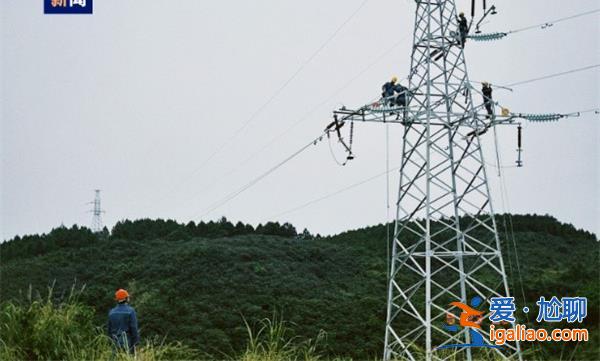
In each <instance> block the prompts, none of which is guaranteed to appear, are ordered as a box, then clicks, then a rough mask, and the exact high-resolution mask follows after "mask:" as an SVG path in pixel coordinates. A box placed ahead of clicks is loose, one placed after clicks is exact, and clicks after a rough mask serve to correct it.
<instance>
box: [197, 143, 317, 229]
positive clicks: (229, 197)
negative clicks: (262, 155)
mask: <svg viewBox="0 0 600 361" xmlns="http://www.w3.org/2000/svg"><path fill="white" fill-rule="evenodd" d="M324 135H325V132H324V133H322V134H321V135H319V136H318V137H316V138H315V139H313V140H311V141H310V142H309V143H307V144H306V145H304V146H303V147H302V148H300V149H298V150H297V151H295V152H294V153H292V154H291V155H290V156H288V157H287V158H285V159H284V160H282V161H281V162H279V163H277V164H276V165H275V166H273V167H271V168H269V169H268V170H267V171H266V172H264V173H262V174H261V175H259V176H258V177H256V178H254V179H253V180H251V181H250V182H248V183H247V184H246V185H244V186H243V187H241V188H240V189H238V190H237V191H235V192H233V193H230V194H229V195H227V196H225V197H223V198H222V199H221V200H219V201H217V202H215V203H213V204H212V205H211V206H210V207H209V208H208V209H207V210H206V211H205V212H204V213H203V214H202V215H201V216H200V217H201V218H203V217H204V216H206V215H208V214H209V213H211V212H212V211H214V210H216V209H217V208H219V207H221V206H223V205H225V204H226V203H228V202H229V201H231V200H232V199H234V198H235V197H237V196H238V195H240V194H241V193H242V192H244V191H246V190H247V189H248V188H250V187H252V186H253V185H255V184H256V183H258V182H260V181H261V180H262V179H264V178H265V177H267V176H268V175H269V174H271V173H273V172H275V171H276V170H277V169H279V168H280V167H282V166H283V165H284V164H285V163H287V162H289V161H290V160H292V159H294V158H295V157H296V156H298V155H299V154H300V153H302V152H304V151H305V150H306V149H308V148H309V147H310V146H312V145H316V144H317V143H318V142H320V141H321V140H322V139H323V136H324Z"/></svg>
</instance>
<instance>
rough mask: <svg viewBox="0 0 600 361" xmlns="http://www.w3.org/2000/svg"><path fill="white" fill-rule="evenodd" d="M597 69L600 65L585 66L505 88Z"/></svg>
mask: <svg viewBox="0 0 600 361" xmlns="http://www.w3.org/2000/svg"><path fill="white" fill-rule="evenodd" d="M597 67H600V64H594V65H590V66H585V67H583V68H577V69H572V70H567V71H563V72H560V73H555V74H550V75H544V76H541V77H539V78H533V79H528V80H523V81H519V82H516V83H512V84H508V85H504V86H505V87H514V86H517V85H523V84H527V83H533V82H535V81H539V80H544V79H550V78H555V77H557V76H562V75H567V74H571V73H576V72H579V71H584V70H588V69H593V68H597Z"/></svg>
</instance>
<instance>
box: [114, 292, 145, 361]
mask: <svg viewBox="0 0 600 361" xmlns="http://www.w3.org/2000/svg"><path fill="white" fill-rule="evenodd" d="M115 300H116V301H117V305H116V306H115V307H114V308H113V309H112V310H110V312H109V313H108V336H109V337H110V338H111V339H112V340H113V342H114V344H115V346H116V347H117V348H119V349H122V350H126V351H127V352H128V353H131V354H135V345H137V344H138V343H139V342H140V335H139V333H138V322H137V316H136V314H135V310H134V309H133V307H131V306H129V304H128V303H129V293H128V292H127V291H126V290H124V289H119V290H117V292H115Z"/></svg>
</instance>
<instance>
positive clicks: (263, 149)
mask: <svg viewBox="0 0 600 361" xmlns="http://www.w3.org/2000/svg"><path fill="white" fill-rule="evenodd" d="M407 38H408V36H405V37H404V38H402V39H401V40H399V41H397V42H396V43H394V44H393V45H392V46H391V47H390V48H388V49H387V50H385V51H384V52H382V53H381V54H380V55H379V56H377V58H375V60H373V61H372V62H371V63H369V64H368V65H367V66H366V67H365V68H363V69H362V70H361V71H360V72H359V73H358V74H356V75H355V76H353V77H352V78H351V79H350V80H349V81H348V82H346V83H345V84H344V85H342V86H341V87H339V88H338V89H336V90H335V91H334V92H332V93H331V94H330V95H329V96H328V97H327V98H326V99H325V100H323V101H321V102H319V103H318V104H316V105H315V106H313V107H312V108H311V109H310V110H309V111H307V112H306V113H304V115H302V116H301V117H300V118H298V119H297V120H296V121H295V122H294V123H292V124H291V125H290V126H289V127H288V128H286V129H285V130H284V131H282V132H281V133H279V134H277V135H275V136H274V137H273V138H271V139H270V140H269V141H268V142H267V143H266V144H265V145H264V146H262V147H261V148H259V149H258V150H256V151H255V152H253V153H251V154H250V155H249V156H248V157H246V158H245V159H244V160H242V161H241V162H239V164H238V165H237V166H235V167H232V168H231V169H229V170H228V171H227V172H225V173H223V175H222V176H220V177H219V178H217V179H215V180H214V181H213V182H212V183H210V184H209V185H208V186H207V187H205V188H204V189H203V190H207V189H210V188H212V187H213V186H214V185H215V184H217V183H218V182H220V181H221V180H222V179H224V178H226V177H228V176H230V175H231V174H233V173H235V171H237V170H239V169H240V168H241V167H242V166H243V165H245V164H248V162H250V161H252V160H253V159H254V158H256V156H258V155H259V154H261V153H263V152H264V151H265V150H267V149H268V148H269V147H271V146H272V145H273V144H275V143H276V142H277V141H278V140H279V139H281V138H282V137H284V136H285V135H286V134H288V133H289V132H290V131H292V130H293V129H294V128H295V127H297V126H298V125H299V124H300V123H302V122H304V121H305V120H306V119H308V117H309V116H310V115H312V114H313V113H314V112H315V111H317V110H318V109H319V108H321V107H322V106H324V105H325V104H327V103H328V102H329V101H331V100H332V99H333V98H334V97H335V96H336V95H338V94H339V93H341V92H342V91H344V90H345V89H346V88H348V87H349V86H350V85H352V83H354V82H355V81H356V80H357V79H358V78H360V77H361V76H362V75H364V74H365V73H366V72H367V71H369V70H370V69H371V68H372V67H373V66H375V64H377V63H379V62H380V61H381V60H382V59H383V58H385V57H386V56H387V55H388V54H389V53H390V52H391V51H392V50H394V49H395V48H396V47H398V45H400V44H401V43H402V42H403V41H404V40H406V39H407ZM194 197H195V196H194Z"/></svg>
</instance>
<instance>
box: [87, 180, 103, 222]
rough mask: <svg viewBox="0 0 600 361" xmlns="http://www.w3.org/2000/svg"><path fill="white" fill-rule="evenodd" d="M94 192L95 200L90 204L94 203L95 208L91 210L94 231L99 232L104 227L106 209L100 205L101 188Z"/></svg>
mask: <svg viewBox="0 0 600 361" xmlns="http://www.w3.org/2000/svg"><path fill="white" fill-rule="evenodd" d="M94 193H95V197H94V200H93V201H92V202H90V203H89V204H93V209H92V210H90V212H92V231H93V232H94V233H99V232H102V228H103V225H102V213H104V210H103V209H102V206H101V205H100V189H95V190H94Z"/></svg>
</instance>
